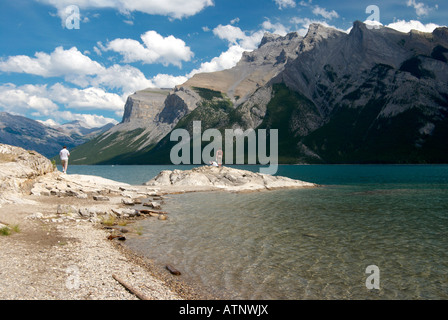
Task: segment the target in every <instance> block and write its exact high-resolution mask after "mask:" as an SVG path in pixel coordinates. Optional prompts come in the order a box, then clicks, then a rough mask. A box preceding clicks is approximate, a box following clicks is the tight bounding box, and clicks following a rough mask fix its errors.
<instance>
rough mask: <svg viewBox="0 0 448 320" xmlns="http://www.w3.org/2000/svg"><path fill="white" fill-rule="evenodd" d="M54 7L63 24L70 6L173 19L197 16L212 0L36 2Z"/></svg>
mask: <svg viewBox="0 0 448 320" xmlns="http://www.w3.org/2000/svg"><path fill="white" fill-rule="evenodd" d="M36 1H38V2H43V3H46V4H49V5H51V6H53V7H55V8H56V9H57V10H58V14H59V16H60V17H61V19H62V21H63V24H64V21H65V19H66V18H67V17H66V13H65V8H67V7H68V6H71V5H75V6H78V7H79V8H80V9H81V10H84V9H115V10H118V11H119V12H121V13H123V14H126V15H129V14H130V13H131V12H143V13H147V14H153V15H163V16H169V17H171V18H174V19H180V18H183V17H189V16H193V15H195V14H197V13H198V12H200V11H201V10H203V9H204V8H206V7H209V6H213V5H214V3H213V0H189V1H184V0H145V1H143V0H36Z"/></svg>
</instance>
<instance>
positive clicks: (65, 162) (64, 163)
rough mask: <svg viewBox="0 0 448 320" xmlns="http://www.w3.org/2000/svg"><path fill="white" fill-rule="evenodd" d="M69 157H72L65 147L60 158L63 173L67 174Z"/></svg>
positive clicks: (60, 153) (60, 152)
mask: <svg viewBox="0 0 448 320" xmlns="http://www.w3.org/2000/svg"><path fill="white" fill-rule="evenodd" d="M68 157H70V152H69V151H68V150H67V147H66V146H64V147H63V148H62V150H61V151H59V158H61V164H62V172H63V173H67V167H68Z"/></svg>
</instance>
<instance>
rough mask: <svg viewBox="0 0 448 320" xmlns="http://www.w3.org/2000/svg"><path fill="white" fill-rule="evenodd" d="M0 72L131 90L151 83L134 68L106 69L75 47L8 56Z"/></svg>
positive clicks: (85, 85)
mask: <svg viewBox="0 0 448 320" xmlns="http://www.w3.org/2000/svg"><path fill="white" fill-rule="evenodd" d="M0 71H2V72H16V73H26V74H33V75H38V76H42V77H45V78H48V77H61V78H64V80H65V81H67V82H70V83H73V84H76V85H77V86H80V87H88V86H101V87H105V88H110V89H117V90H120V91H122V93H132V92H134V91H137V90H141V89H145V88H147V87H151V86H153V84H152V82H151V81H150V80H149V79H147V78H146V77H145V75H144V74H143V73H142V72H141V71H140V70H139V69H137V68H134V67H132V66H129V65H125V66H121V65H113V66H111V67H109V68H106V67H104V66H102V65H101V64H99V63H98V62H96V61H93V60H91V59H90V58H89V57H88V56H86V55H84V54H82V53H81V52H80V51H78V49H77V48H76V47H73V48H71V49H69V50H64V49H63V48H62V47H57V48H56V49H55V50H54V51H53V52H52V53H51V54H47V53H44V52H37V53H36V54H35V57H34V58H32V57H28V56H11V57H8V58H6V59H2V60H0Z"/></svg>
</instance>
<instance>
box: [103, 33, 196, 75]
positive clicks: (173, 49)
mask: <svg viewBox="0 0 448 320" xmlns="http://www.w3.org/2000/svg"><path fill="white" fill-rule="evenodd" d="M140 38H141V39H142V41H143V43H140V42H139V41H136V40H133V39H115V40H112V41H110V42H109V43H108V44H107V45H106V50H112V51H115V52H118V53H120V54H121V55H122V56H123V61H124V62H125V63H131V62H142V63H145V64H153V63H161V64H163V65H164V66H168V65H170V64H172V65H175V66H178V67H181V66H182V61H190V60H191V58H192V57H193V56H194V54H193V52H192V51H191V49H190V47H188V46H187V45H186V44H185V42H184V41H183V40H181V39H178V38H175V37H174V36H168V37H163V36H161V35H160V34H158V33H157V32H156V31H148V32H146V33H144V34H142V35H141V37H140Z"/></svg>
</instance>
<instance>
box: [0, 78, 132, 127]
mask: <svg viewBox="0 0 448 320" xmlns="http://www.w3.org/2000/svg"><path fill="white" fill-rule="evenodd" d="M124 103H125V97H120V96H118V95H117V94H113V93H108V92H105V91H104V90H101V89H99V88H93V87H92V88H86V89H82V90H80V89H76V88H69V87H66V86H64V85H62V84H60V83H57V84H55V85H53V86H51V87H48V86H47V85H31V84H27V85H23V86H16V85H14V84H10V83H8V84H4V85H1V86H0V108H1V109H2V110H4V111H7V112H10V113H13V114H22V115H25V114H32V115H33V116H35V117H48V120H47V121H45V123H46V124H50V123H52V122H55V120H58V121H57V122H64V121H73V120H83V121H85V122H86V123H88V124H90V125H92V127H97V126H102V125H105V124H107V123H109V122H113V123H116V122H117V121H116V120H114V119H111V118H105V117H104V116H99V115H94V114H82V115H81V114H76V113H73V112H72V111H70V110H60V108H59V106H58V104H61V105H63V106H64V107H65V108H67V109H76V110H82V109H86V110H95V109H96V110H98V109H101V110H109V111H114V112H116V113H120V112H122V111H123V106H124Z"/></svg>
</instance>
